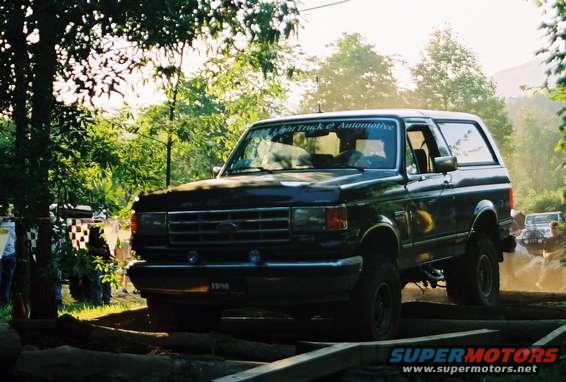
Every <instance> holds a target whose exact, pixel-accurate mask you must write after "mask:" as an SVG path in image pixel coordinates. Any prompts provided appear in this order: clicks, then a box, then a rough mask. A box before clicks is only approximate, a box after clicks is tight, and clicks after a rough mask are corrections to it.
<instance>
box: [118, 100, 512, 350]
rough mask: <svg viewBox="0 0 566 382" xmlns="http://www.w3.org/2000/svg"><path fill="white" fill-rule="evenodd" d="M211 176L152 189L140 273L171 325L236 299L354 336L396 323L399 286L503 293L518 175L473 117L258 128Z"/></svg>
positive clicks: (377, 115)
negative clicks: (321, 320)
mask: <svg viewBox="0 0 566 382" xmlns="http://www.w3.org/2000/svg"><path fill="white" fill-rule="evenodd" d="M216 171H217V176H216V177H215V178H214V179H210V180H203V181H197V182H192V183H188V184H184V185H181V186H177V187H173V188H169V189H167V190H163V191H159V192H154V193H150V194H145V195H140V197H139V200H138V201H137V202H136V203H135V205H134V210H135V214H134V215H133V217H132V233H133V238H132V240H133V249H134V250H135V251H136V253H137V255H138V257H139V258H141V259H143V260H142V261H139V262H136V263H135V264H132V265H131V266H130V268H129V270H128V274H129V276H130V278H131V279H132V281H133V283H134V285H135V286H136V287H137V288H138V289H139V290H140V291H141V293H142V295H143V296H144V297H145V298H147V302H148V307H149V313H150V319H151V322H152V323H153V324H154V325H155V326H156V327H157V328H160V329H179V328H184V329H189V330H209V329H211V328H213V327H214V325H216V324H217V322H218V319H219V317H220V311H221V310H222V309H226V308H233V307H244V306H254V307H260V308H268V309H279V310H283V311H285V312H288V313H290V314H293V315H295V316H297V317H302V318H308V317H310V316H312V315H315V314H317V315H318V314H329V315H330V317H332V318H333V319H334V320H336V322H337V324H338V325H340V327H342V328H346V329H347V331H348V333H349V337H350V338H357V339H379V338H387V337H391V336H394V335H395V333H396V330H397V326H398V321H399V314H400V306H401V289H402V288H403V287H404V286H405V285H406V284H407V283H409V282H419V281H424V282H426V283H428V284H429V285H432V286H433V287H435V286H436V285H437V283H445V284H446V290H447V294H448V297H449V298H450V299H451V300H452V301H454V302H457V303H460V304H478V305H492V304H495V303H496V301H497V298H498V295H499V262H501V261H502V260H503V257H502V251H512V250H513V248H514V240H513V237H512V236H510V234H509V228H510V226H511V223H512V219H511V216H510V210H511V208H513V194H512V190H511V184H510V181H509V175H508V173H507V170H506V169H505V166H504V164H503V161H502V159H501V156H500V154H499V152H498V150H497V148H496V146H495V144H494V141H493V139H492V138H491V137H490V134H489V132H488V130H487V128H486V127H485V125H484V123H483V122H482V121H481V120H480V119H479V118H478V117H477V116H475V115H471V114H464V113H453V112H440V111H425V110H367V111H353V112H341V113H320V114H312V115H299V116H292V117H287V118H277V119H270V120H266V121H260V122H258V123H256V124H254V125H253V126H251V127H250V128H249V129H248V130H247V131H246V132H245V134H244V135H243V136H242V138H241V140H240V141H239V143H238V144H237V145H236V147H235V148H234V150H233V152H232V154H231V155H230V157H229V159H228V161H227V162H226V163H225V164H224V166H223V167H222V168H218V169H216Z"/></svg>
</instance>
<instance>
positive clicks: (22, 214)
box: [8, 1, 30, 307]
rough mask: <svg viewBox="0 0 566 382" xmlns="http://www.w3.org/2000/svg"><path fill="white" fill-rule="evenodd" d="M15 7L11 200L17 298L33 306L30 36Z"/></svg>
mask: <svg viewBox="0 0 566 382" xmlns="http://www.w3.org/2000/svg"><path fill="white" fill-rule="evenodd" d="M8 6H11V7H12V10H11V12H10V13H11V14H12V17H11V20H10V21H11V23H10V30H9V33H8V41H9V43H10V45H11V46H12V49H13V52H14V61H15V62H17V63H18V68H17V70H15V71H14V109H13V110H14V111H13V120H14V123H15V125H16V142H15V148H16V150H15V161H14V169H15V174H14V175H15V176H14V181H15V184H14V185H13V186H12V188H11V189H12V190H13V195H10V198H11V199H12V200H13V201H14V206H15V216H16V217H17V218H18V221H17V223H16V270H15V275H14V288H13V290H14V295H16V294H18V293H20V294H21V295H22V297H23V300H24V303H25V305H26V307H27V306H29V297H30V273H29V251H28V245H27V238H26V232H27V222H28V220H29V219H27V217H28V215H29V211H28V210H27V204H28V203H27V202H26V201H27V200H28V198H29V197H30V195H29V190H28V188H27V182H26V177H27V176H28V174H29V171H28V167H27V165H26V158H27V155H28V152H27V148H28V145H29V141H28V138H27V136H28V132H29V120H28V104H27V101H26V99H27V92H28V90H29V86H28V83H29V74H30V71H29V58H28V52H27V44H26V34H25V33H24V22H25V7H23V6H22V4H21V2H20V1H13V2H9V5H8Z"/></svg>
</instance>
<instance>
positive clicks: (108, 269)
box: [93, 256, 120, 288]
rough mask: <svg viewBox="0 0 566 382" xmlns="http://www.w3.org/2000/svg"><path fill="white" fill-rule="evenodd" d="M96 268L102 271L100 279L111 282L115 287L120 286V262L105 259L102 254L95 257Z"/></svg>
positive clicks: (106, 282) (104, 282)
mask: <svg viewBox="0 0 566 382" xmlns="http://www.w3.org/2000/svg"><path fill="white" fill-rule="evenodd" d="M93 264H94V269H95V270H97V271H99V272H100V273H101V276H100V281H101V282H102V283H103V284H110V286H112V287H113V288H118V287H119V286H120V280H119V279H118V263H117V262H116V261H114V260H104V259H103V258H102V257H100V256H96V257H95V258H94V259H93Z"/></svg>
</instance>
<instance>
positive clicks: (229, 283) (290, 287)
mask: <svg viewBox="0 0 566 382" xmlns="http://www.w3.org/2000/svg"><path fill="white" fill-rule="evenodd" d="M362 265H363V259H362V257H361V256H353V257H349V258H345V259H338V260H328V261H301V262H298V261H297V262H288V261H287V262H275V261H268V262H264V263H261V264H258V265H256V264H252V263H249V262H241V263H222V264H203V265H190V264H179V263H154V262H152V263H149V262H137V263H135V264H133V265H131V266H130V267H129V268H128V276H129V277H130V279H131V280H132V282H133V283H134V285H135V286H136V288H137V289H138V290H140V291H141V293H142V296H143V297H154V296H159V298H161V299H166V300H172V301H176V302H179V303H187V304H192V303H202V304H212V305H223V306H230V305H233V306H242V305H260V306H286V305H297V304H305V303H322V302H331V301H340V300H345V299H348V298H349V292H350V291H351V290H352V288H353V287H354V285H355V284H356V281H357V280H358V276H359V274H360V272H361V270H362Z"/></svg>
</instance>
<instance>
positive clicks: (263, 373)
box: [214, 343, 360, 382]
mask: <svg viewBox="0 0 566 382" xmlns="http://www.w3.org/2000/svg"><path fill="white" fill-rule="evenodd" d="M359 363H360V355H359V345H358V344H357V343H343V344H336V345H332V346H329V347H326V348H323V349H317V350H314V351H312V352H309V353H305V354H299V355H296V356H293V357H289V358H285V359H282V360H279V361H276V362H273V363H270V364H267V365H263V366H259V367H256V368H253V369H250V370H246V371H243V372H241V373H236V374H232V375H227V376H225V377H222V378H218V379H215V380H214V381H215V382H241V381H254V382H261V381H274V380H276V381H297V382H299V381H310V380H312V379H316V378H320V377H324V376H326V375H331V374H334V373H337V372H339V371H340V370H344V369H348V368H350V367H354V366H357V365H359Z"/></svg>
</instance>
